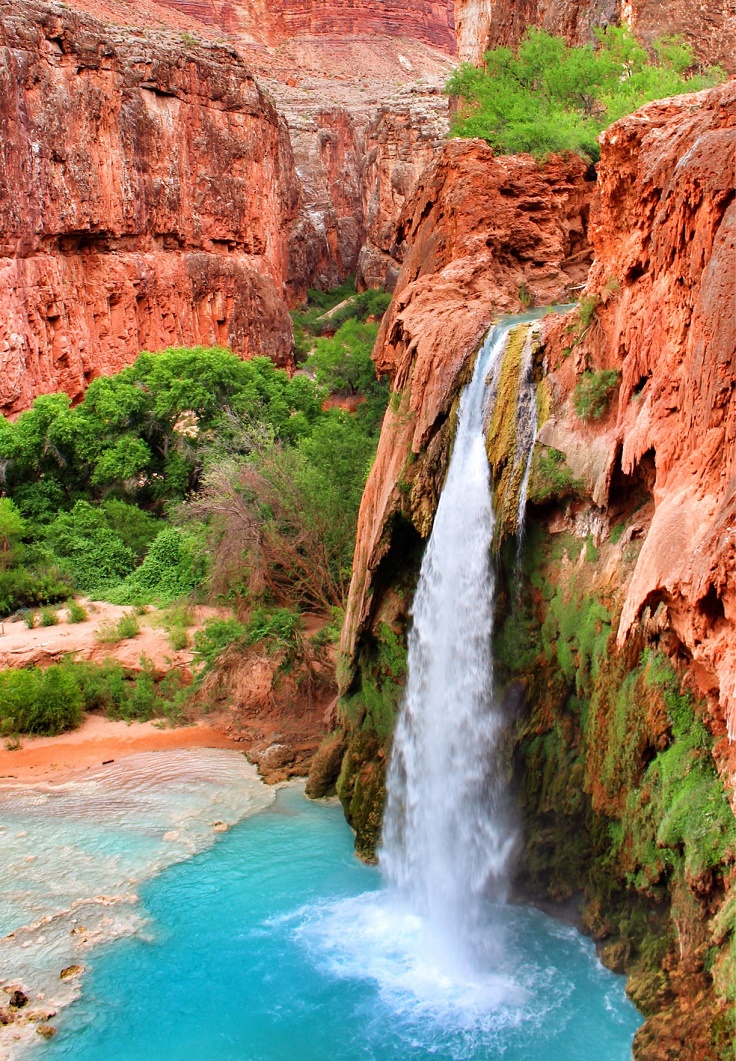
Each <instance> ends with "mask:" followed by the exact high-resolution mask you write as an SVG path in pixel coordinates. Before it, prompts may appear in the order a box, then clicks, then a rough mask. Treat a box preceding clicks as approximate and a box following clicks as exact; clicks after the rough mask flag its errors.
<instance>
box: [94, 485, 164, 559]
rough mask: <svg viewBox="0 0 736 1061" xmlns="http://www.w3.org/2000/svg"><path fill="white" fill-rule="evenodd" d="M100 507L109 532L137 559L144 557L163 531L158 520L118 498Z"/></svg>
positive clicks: (103, 503)
mask: <svg viewBox="0 0 736 1061" xmlns="http://www.w3.org/2000/svg"><path fill="white" fill-rule="evenodd" d="M100 507H101V508H102V511H103V512H104V514H105V519H106V520H107V524H108V526H109V527H110V530H111V531H112V532H113V533H114V534H116V535H117V536H118V538H120V540H121V541H122V543H123V545H126V546H127V547H128V549H130V551H131V552H132V553H133V555H134V556H135V557H137V558H138V559H140V558H141V557H143V556H144V555H145V553H146V551H147V549H148V547H149V546H150V544H151V542H152V541H153V540H154V538H155V537H156V536H157V534H158V533H159V532H160V531H161V530H162V529H163V528H162V525H161V520H160V519H156V518H155V517H154V516H152V515H151V514H150V513H149V512H144V511H143V510H142V509H140V508H138V507H137V506H136V505H129V504H128V503H127V502H126V501H121V500H119V499H118V498H110V499H108V500H106V501H103V502H102V505H101V506H100Z"/></svg>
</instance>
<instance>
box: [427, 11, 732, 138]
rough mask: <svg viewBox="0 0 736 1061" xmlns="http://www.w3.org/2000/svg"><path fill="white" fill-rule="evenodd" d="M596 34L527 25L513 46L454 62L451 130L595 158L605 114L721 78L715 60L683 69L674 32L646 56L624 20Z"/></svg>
mask: <svg viewBox="0 0 736 1061" xmlns="http://www.w3.org/2000/svg"><path fill="white" fill-rule="evenodd" d="M596 36H597V45H596V46H593V45H584V46H582V47H575V48H571V47H568V45H567V44H566V43H565V41H564V40H563V39H562V38H561V37H554V36H551V35H550V34H549V33H546V32H545V31H544V30H541V29H536V28H529V29H528V30H527V32H526V34H525V35H524V38H523V40H522V42H521V44H520V45H519V48H518V50H517V52H516V53H514V52H513V51H512V50H511V49H510V48H495V49H494V50H493V51H490V52H488V53H487V54H486V55H485V57H484V66H483V67H482V68H481V69H476V68H475V67H473V66H470V65H469V64H468V63H465V64H463V65H462V66H460V67H459V69H457V70H456V71H455V73H453V75H452V76H451V77H450V80H449V81H448V83H447V91H448V92H449V93H450V94H451V95H453V96H457V97H458V98H459V100H460V106H459V108H458V111H457V114H456V116H455V118H454V119H453V122H452V130H451V131H452V135H454V136H462V137H473V136H480V137H482V138H483V139H484V140H487V141H488V142H489V143H490V144H491V145H492V146H493V147H494V149H495V150H496V151H498V152H499V153H502V154H514V153H516V152H520V151H529V152H531V153H532V154H533V155H535V156H537V157H543V156H545V155H547V154H549V153H550V152H554V151H556V152H566V151H574V152H577V153H579V154H581V155H583V156H586V157H588V158H591V159H597V158H598V157H599V154H600V150H599V146H598V143H597V137H598V134H599V133H600V132H601V131H602V130H603V129H605V128H606V126H608V125H610V124H611V122H613V121H616V120H617V119H618V118H621V117H623V116H624V115H625V114H630V113H632V112H633V111H635V110H637V108H639V107H641V106H642V105H643V104H644V103H647V102H649V101H650V100H655V99H662V98H664V97H667V96H673V95H677V94H678V93H681V92H694V91H696V90H698V89H701V88H705V87H707V86H709V85H713V84H717V83H718V82H719V81H722V80H724V79H725V73H724V71H723V70H721V69H720V68H717V67H716V68H713V69H710V70H706V71H705V72H704V73H699V74H694V75H692V76H689V71H690V70H692V69H693V68H694V67H695V65H696V63H695V56H694V54H693V51H692V49H691V48H690V47H689V46H688V45H686V44H684V42H682V41H681V40H679V39H676V38H670V39H668V40H660V41H657V42H655V43H654V45H653V52H654V57H653V58H652V57H650V54H649V53H648V52H647V50H646V48H644V47H643V45H641V44H639V42H638V41H637V40H636V39H635V38H634V37H633V35H632V34H631V32H630V30H628V29H626V28H623V27H621V28H618V27H614V26H608V27H606V28H605V29H601V30H598V31H597V32H596Z"/></svg>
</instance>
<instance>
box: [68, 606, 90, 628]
mask: <svg viewBox="0 0 736 1061" xmlns="http://www.w3.org/2000/svg"><path fill="white" fill-rule="evenodd" d="M66 609H67V616H68V622H70V623H84V622H86V621H87V609H86V608H85V607H84V606H83V605H82V604H80V603H79V602H78V601H75V600H71V601H69V602H68V603H67V606H66Z"/></svg>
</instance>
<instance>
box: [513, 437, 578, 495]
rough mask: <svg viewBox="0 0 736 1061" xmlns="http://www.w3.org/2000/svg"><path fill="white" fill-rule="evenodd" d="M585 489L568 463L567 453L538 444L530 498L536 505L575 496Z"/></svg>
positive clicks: (529, 493)
mask: <svg viewBox="0 0 736 1061" xmlns="http://www.w3.org/2000/svg"><path fill="white" fill-rule="evenodd" d="M584 489H585V483H584V482H583V481H582V480H581V479H576V478H575V476H574V475H573V473H572V471H571V470H570V468H569V467H568V465H567V462H566V460H565V454H564V453H562V452H560V450H557V449H551V448H550V447H548V446H537V447H536V448H535V451H534V455H533V458H532V474H531V477H530V481H529V491H528V495H527V496H528V499H529V501H530V502H531V503H532V504H535V505H546V504H548V503H549V502H550V501H559V500H560V499H561V498H564V497H574V496H575V495H576V494H579V493H581V492H582V491H583V490H584Z"/></svg>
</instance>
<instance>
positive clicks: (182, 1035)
mask: <svg viewBox="0 0 736 1061" xmlns="http://www.w3.org/2000/svg"><path fill="white" fill-rule="evenodd" d="M138 894H139V896H140V904H139V907H138V912H139V915H140V917H141V918H142V919H143V921H144V922H145V925H144V927H143V929H142V930H141V931H139V932H138V933H137V934H135V935H131V936H128V937H127V938H124V939H119V940H117V941H116V942H114V943H109V944H104V945H102V946H101V947H98V948H96V949H95V950H93V951H91V952H90V953H89V954H87V955H85V956H84V958H83V959H82V960H83V962H84V965H85V966H86V972H85V975H84V978H83V981H82V984H81V989H82V990H81V996H80V998H79V999H78V1000H77V1001H76V1002H74V1003H73V1004H72V1005H71V1006H69V1008H68V1009H66V1010H65V1011H64V1012H63V1015H62V1016H61V1018H55V1019H54V1020H53V1022H52V1023H53V1024H54V1025H56V1026H57V1027H58V1029H59V1034H58V1035H57V1036H56V1038H54V1039H52V1040H51V1041H50V1042H49V1043H42V1044H39V1051H42V1052H43V1056H48V1057H51V1058H69V1059H72V1058H73V1059H74V1061H183V1059H185V1058H186V1059H187V1061H190V1059H191V1061H324V1059H325V1058H335V1059H339V1061H386V1059H396V1061H404V1059H406V1058H412V1059H416V1061H420V1059H430V1058H431V1059H435V1061H436V1059H438V1058H440V1059H458V1061H459V1059H462V1061H471V1059H472V1061H490V1059H496V1058H503V1059H504V1061H532V1059H536V1058H544V1061H576V1059H579V1061H624V1059H627V1058H629V1057H630V1053H631V1041H632V1038H633V1035H634V1032H635V1030H636V1028H637V1027H638V1025H639V1024H640V1023H641V1021H640V1018H639V1017H638V1015H637V1013H636V1011H635V1009H634V1007H633V1006H632V1005H631V1004H630V1003H629V1002H627V1001H626V999H625V996H624V989H623V978H621V977H616V976H614V975H613V974H611V973H609V972H608V971H607V970H605V969H604V968H603V967H602V966H601V965H600V963H599V962H598V960H597V958H596V956H595V951H594V948H593V944H592V943H591V942H590V941H589V940H587V939H585V938H583V937H582V936H580V935H579V934H578V933H577V932H576V931H575V929H573V928H571V927H568V926H566V925H562V924H560V923H559V922H557V921H554V920H552V919H551V918H549V917H546V916H545V915H544V914H542V913H539V912H538V911H535V910H530V909H526V908H521V907H512V906H510V907H508V909H507V915H506V922H505V927H506V933H505V958H504V964H503V967H502V969H501V970H500V971H499V972H498V974H497V975H498V976H499V978H502V979H507V980H508V982H509V983H510V984H512V985H513V993H514V996H515V997H513V998H512V997H509V993H508V992H505V997H506V1001H505V1002H503V1003H498V1002H497V1000H495V1001H494V998H493V997H492V996H493V994H494V991H495V989H491V991H490V995H489V989H488V984H487V982H486V981H484V980H483V978H481V977H478V978H473V977H467V978H466V979H462V978H455V977H451V976H448V975H447V973H446V972H445V971H443V962H442V959H441V956H439V955H437V954H436V953H433V952H432V950H431V949H430V948H429V947H428V946H427V945H426V937H425V936H424V933H423V926H422V920H421V919H420V918H418V917H415V916H413V915H412V914H411V913H410V912H407V910H406V909H404V908H402V907H400V906H398V907H397V906H394V905H393V899H392V896H391V893H390V892H388V891H387V890H386V889H385V888H384V887H383V882H382V878H381V875H380V872H379V870H378V869H376V868H375V867H371V866H365V865H363V864H361V863H360V862H358V860H357V859H356V858H355V855H354V853H353V837H352V834H351V832H350V829H349V828H348V826H347V825H346V823H345V820H344V817H343V813H342V808H341V807H340V806H339V804H338V803H337V802H336V801H332V802H328V803H327V804H325V803H320V804H315V803H311V802H309V801H308V800H306V799H305V797H304V795H303V790H302V789H301V788H300V787H290V788H285V789H282V790H280V791H279V792H278V793H277V796H276V800H275V802H273V803H272V804H271V805H270V806H268V807H267V809H265V810H263V811H261V812H260V813H258V814H256V815H254V816H252V817H248V818H246V819H244V820H243V821H241V822H240V823H239V824H237V825H235V826H234V827H233V828H231V829H230V830H229V831H228V832H226V833H221V834H219V835H218V836H217V838H216V839H215V841H214V843H213V844H212V846H211V847H209V848H208V849H207V850H206V851H203V852H201V853H199V854H197V855H195V856H194V857H192V858H191V859H190V860H188V861H185V862H180V863H178V864H176V865H174V866H171V867H169V868H168V869H166V870H164V871H163V872H162V873H161V874H160V875H159V876H157V877H155V878H154V879H152V880H150V881H149V882H148V883H147V884H145V885H144V886H142V887H139V888H138ZM57 978H58V972H57ZM489 1002H490V1005H489ZM35 1038H37V1037H35ZM38 1056H39V1057H41V1056H42V1054H41V1053H40V1052H39V1055H38Z"/></svg>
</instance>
